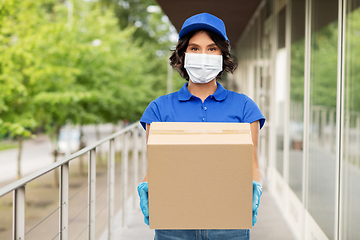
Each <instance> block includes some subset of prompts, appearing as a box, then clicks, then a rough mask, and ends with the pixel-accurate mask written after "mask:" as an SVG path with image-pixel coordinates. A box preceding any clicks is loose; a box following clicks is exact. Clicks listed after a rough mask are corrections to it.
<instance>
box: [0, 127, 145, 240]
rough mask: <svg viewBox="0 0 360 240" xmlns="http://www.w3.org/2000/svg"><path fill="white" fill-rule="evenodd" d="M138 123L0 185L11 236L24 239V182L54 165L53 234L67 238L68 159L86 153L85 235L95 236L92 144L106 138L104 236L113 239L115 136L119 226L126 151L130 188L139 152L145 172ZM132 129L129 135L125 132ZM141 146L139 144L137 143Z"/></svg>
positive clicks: (125, 173) (135, 171)
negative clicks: (8, 198)
mask: <svg viewBox="0 0 360 240" xmlns="http://www.w3.org/2000/svg"><path fill="white" fill-rule="evenodd" d="M140 127H141V125H140V124H139V122H136V123H133V124H131V125H129V126H127V127H125V128H123V129H122V130H120V131H118V132H116V133H114V134H112V135H110V136H108V137H105V138H103V139H101V140H99V141H97V142H96V143H95V144H92V145H90V146H88V147H85V148H83V149H81V150H79V151H77V152H76V153H74V154H71V155H70V156H69V157H65V158H64V159H61V160H59V161H57V162H55V163H52V164H51V165H49V166H47V167H44V168H42V169H40V170H38V171H36V172H34V173H32V174H30V175H28V176H26V177H23V178H21V179H19V180H17V181H15V182H13V183H11V184H9V185H7V186H5V187H3V188H1V189H0V197H2V196H4V195H5V194H7V193H10V192H13V239H16V240H18V239H22V240H23V239H25V235H27V233H29V232H30V231H28V232H27V233H25V203H26V199H25V186H26V184H27V183H29V182H31V181H33V180H35V179H37V178H39V177H41V176H43V175H44V174H46V173H48V172H51V171H53V170H55V169H57V168H59V170H60V175H59V177H60V179H59V198H60V199H59V208H58V209H59V231H58V234H57V235H56V236H58V237H59V239H61V240H67V239H68V237H69V231H68V229H69V224H70V223H69V207H68V206H69V200H70V199H69V162H70V161H71V160H74V159H76V158H78V157H79V156H81V155H83V154H85V153H89V155H88V163H89V165H88V185H87V186H88V203H87V206H88V223H87V226H88V227H87V228H88V239H90V240H94V239H95V222H96V212H95V210H96V198H97V197H96V194H95V192H96V147H98V146H100V145H101V144H103V143H105V142H109V155H108V185H107V190H108V201H107V209H108V221H107V225H108V227H107V239H109V240H111V239H114V236H113V235H114V229H113V228H114V201H115V199H114V193H115V181H114V180H115V142H114V141H115V138H116V137H119V136H121V135H122V137H123V138H122V140H121V141H122V157H121V159H122V161H121V165H122V173H121V175H122V176H121V179H122V180H121V182H122V183H121V188H122V194H121V198H122V200H121V201H122V211H121V215H122V227H126V226H127V224H126V218H125V215H126V212H127V209H126V206H125V202H126V200H127V198H128V195H127V193H128V191H127V187H128V186H127V184H128V177H129V174H128V171H129V168H128V164H129V163H128V160H129V156H128V151H129V150H130V151H132V160H133V161H132V162H133V182H132V185H131V188H132V189H136V184H137V182H138V181H139V180H138V177H139V175H138V171H139V170H140V168H139V164H138V163H139V155H138V154H139V153H141V156H142V160H141V161H142V168H141V170H142V173H141V174H145V172H144V171H146V165H147V164H146V154H145V152H146V147H145V134H141V135H140V134H139V129H138V128H140ZM129 132H130V133H132V138H131V139H130V135H129V134H127V133H129ZM140 139H143V143H142V144H141V143H140V142H139V140H140ZM129 141H132V142H133V144H132V149H130V144H129ZM140 145H141V146H142V147H141V148H140V147H139V146H140ZM132 194H136V193H135V191H134V190H133V191H132ZM135 199H136V198H135V197H134V198H133V206H135Z"/></svg>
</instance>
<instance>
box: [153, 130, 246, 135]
mask: <svg viewBox="0 0 360 240" xmlns="http://www.w3.org/2000/svg"><path fill="white" fill-rule="evenodd" d="M150 132H151V134H164V135H175V134H176V135H201V134H250V130H249V129H243V130H151V129H150Z"/></svg>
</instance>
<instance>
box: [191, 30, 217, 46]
mask: <svg viewBox="0 0 360 240" xmlns="http://www.w3.org/2000/svg"><path fill="white" fill-rule="evenodd" d="M204 43H206V44H213V43H214V41H213V40H212V39H211V37H210V36H209V35H208V34H207V32H205V31H199V32H197V33H195V35H194V36H192V38H190V40H189V44H204Z"/></svg>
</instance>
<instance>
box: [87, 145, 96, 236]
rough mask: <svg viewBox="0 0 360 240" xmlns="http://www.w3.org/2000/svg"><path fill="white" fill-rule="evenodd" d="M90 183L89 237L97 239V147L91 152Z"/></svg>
mask: <svg viewBox="0 0 360 240" xmlns="http://www.w3.org/2000/svg"><path fill="white" fill-rule="evenodd" d="M88 178H89V180H88V181H89V183H88V184H89V185H88V193H89V197H88V199H89V202H88V204H89V213H88V221H89V222H88V226H89V229H88V230H89V231H88V232H89V233H88V239H89V240H95V198H96V194H95V191H96V151H95V148H93V149H91V150H90V152H89V172H88Z"/></svg>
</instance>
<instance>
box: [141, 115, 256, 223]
mask: <svg viewBox="0 0 360 240" xmlns="http://www.w3.org/2000/svg"><path fill="white" fill-rule="evenodd" d="M147 144H148V173H149V215H150V216H149V217H150V219H149V221H150V228H151V229H250V228H251V227H252V188H253V187H252V168H253V159H252V155H253V144H252V139H251V134H250V124H248V123H173V122H154V123H152V124H151V126H150V133H149V138H148V143H147Z"/></svg>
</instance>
